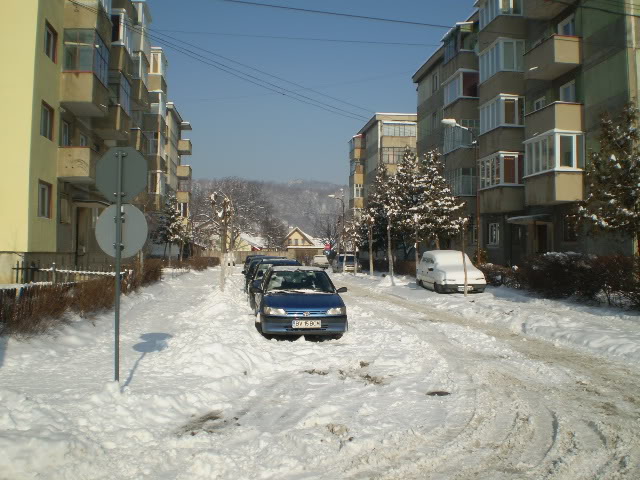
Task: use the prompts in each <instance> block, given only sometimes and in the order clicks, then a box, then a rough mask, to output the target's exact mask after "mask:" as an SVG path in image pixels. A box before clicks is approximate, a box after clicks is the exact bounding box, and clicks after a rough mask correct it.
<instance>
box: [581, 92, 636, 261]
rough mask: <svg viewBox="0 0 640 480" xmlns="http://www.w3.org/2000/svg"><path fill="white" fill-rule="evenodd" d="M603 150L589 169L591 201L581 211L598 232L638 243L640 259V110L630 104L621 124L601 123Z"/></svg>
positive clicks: (605, 118) (594, 156)
mask: <svg viewBox="0 0 640 480" xmlns="http://www.w3.org/2000/svg"><path fill="white" fill-rule="evenodd" d="M601 129H602V130H601V133H600V150H598V151H597V152H592V153H591V155H590V160H591V161H590V162H589V165H588V166H587V169H586V180H587V182H586V184H587V186H588V194H587V198H586V200H585V201H584V202H582V204H581V205H580V206H579V208H578V211H579V213H580V215H581V216H582V218H585V219H586V220H587V221H589V223H590V224H591V225H592V227H594V228H595V229H596V230H609V231H620V232H624V233H626V234H628V235H631V236H633V237H634V238H635V240H636V248H637V251H636V255H637V256H640V201H639V199H640V149H639V148H638V141H639V140H640V133H639V132H638V109H637V108H636V107H635V105H633V104H628V105H626V106H625V107H624V109H623V111H622V115H621V118H620V120H619V122H617V123H615V122H614V121H613V120H611V118H609V116H608V115H606V114H605V115H603V117H602V120H601Z"/></svg>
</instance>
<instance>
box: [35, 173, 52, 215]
mask: <svg viewBox="0 0 640 480" xmlns="http://www.w3.org/2000/svg"><path fill="white" fill-rule="evenodd" d="M38 216H39V217H42V218H51V184H50V183H47V182H43V181H42V180H39V181H38Z"/></svg>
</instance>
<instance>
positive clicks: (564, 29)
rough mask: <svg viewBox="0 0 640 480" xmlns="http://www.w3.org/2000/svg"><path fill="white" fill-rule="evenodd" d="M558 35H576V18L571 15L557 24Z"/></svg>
mask: <svg viewBox="0 0 640 480" xmlns="http://www.w3.org/2000/svg"><path fill="white" fill-rule="evenodd" d="M558 34H560V35H571V36H573V35H575V34H576V17H575V15H573V14H571V15H569V16H568V17H567V18H565V19H564V20H562V21H561V22H560V23H558Z"/></svg>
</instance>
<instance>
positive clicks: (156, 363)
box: [0, 268, 640, 480]
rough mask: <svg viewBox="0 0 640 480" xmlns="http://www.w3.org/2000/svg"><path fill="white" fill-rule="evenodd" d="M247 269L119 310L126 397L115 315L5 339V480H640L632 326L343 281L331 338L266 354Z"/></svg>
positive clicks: (181, 279)
mask: <svg viewBox="0 0 640 480" xmlns="http://www.w3.org/2000/svg"><path fill="white" fill-rule="evenodd" d="M239 270H240V269H239V268H237V269H236V273H235V274H234V275H233V276H232V277H230V278H229V279H228V281H227V284H226V289H225V292H224V293H223V292H220V290H219V289H218V288H217V284H218V281H219V274H218V272H217V271H216V270H208V271H205V272H190V273H186V274H182V275H179V276H175V277H167V278H166V279H165V281H163V282H162V283H160V284H157V285H154V286H152V287H149V288H147V289H144V290H142V291H141V293H139V294H136V295H132V296H130V297H128V298H126V299H124V301H123V310H122V313H123V320H122V338H121V355H122V357H121V384H120V385H117V384H115V383H113V382H111V381H110V380H111V379H112V376H113V373H112V348H113V333H112V321H111V318H112V315H111V314H107V315H103V316H101V317H99V318H97V319H96V320H95V322H94V323H92V322H87V321H79V320H77V319H76V321H74V322H73V323H72V324H71V325H69V326H67V327H65V328H64V329H62V330H61V331H60V332H58V333H57V334H56V335H55V336H47V337H41V338H37V339H33V340H30V341H28V342H18V341H15V340H9V341H6V339H0V452H1V454H0V479H11V480H14V479H32V478H34V479H35V478H38V479H41V478H47V479H48V478H51V479H83V480H84V479H102V478H105V479H107V478H108V479H249V478H251V479H256V478H260V479H332V480H333V479H342V478H353V479H365V478H366V479H369V478H380V479H382V478H385V479H387V478H388V479H412V478H416V479H418V478H420V479H423V478H433V479H450V478H456V479H476V478H490V479H512V478H518V479H519V478H532V479H546V478H548V479H567V480H569V479H571V480H573V479H578V478H602V479H609V478H629V479H635V478H640V433H639V432H640V424H639V419H640V400H639V398H638V394H639V393H640V376H639V375H638V368H637V367H638V363H639V362H638V360H639V359H640V327H639V325H638V320H637V318H636V317H635V316H632V315H627V314H623V313H620V312H618V311H614V310H606V309H594V308H586V307H580V306H577V305H575V304H571V303H569V302H556V301H545V300H537V299H534V298H532V297H528V296H527V295H523V294H521V293H519V292H513V291H510V290H508V289H488V290H487V292H486V293H485V294H482V295H473V296H469V297H467V298H465V297H464V296H462V295H437V294H434V293H433V292H429V291H426V290H422V289H418V288H417V287H416V286H415V284H412V283H411V282H409V280H408V279H399V280H398V282H397V285H396V286H391V285H390V284H389V279H388V278H373V279H370V278H368V277H366V276H364V275H358V276H357V277H355V278H354V277H353V276H351V275H349V274H341V275H333V278H334V281H335V283H336V284H337V285H338V286H348V287H349V292H348V293H346V294H344V295H343V298H344V299H345V302H346V304H347V308H348V310H349V319H350V327H351V330H350V331H349V332H348V333H347V334H346V335H345V336H344V337H343V338H342V339H341V340H331V341H325V342H309V341H305V340H304V339H303V338H301V339H299V340H297V341H293V342H290V341H276V340H270V341H269V340H266V339H265V338H263V337H262V336H261V335H260V334H259V333H258V332H257V331H256V329H255V327H254V317H253V315H252V314H251V312H250V309H249V307H248V305H247V303H246V299H245V296H244V294H243V293H242V276H241V275H240V274H239ZM545 338H546V339H551V340H552V341H551V342H550V341H547V340H543V339H545Z"/></svg>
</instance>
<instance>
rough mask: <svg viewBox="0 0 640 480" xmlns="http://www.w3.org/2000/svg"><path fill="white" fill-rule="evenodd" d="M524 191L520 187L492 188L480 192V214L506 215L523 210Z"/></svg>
mask: <svg viewBox="0 0 640 480" xmlns="http://www.w3.org/2000/svg"><path fill="white" fill-rule="evenodd" d="M523 190H524V189H523V188H522V187H521V186H517V187H514V186H504V187H500V186H497V187H493V188H488V189H485V190H480V212H481V213H506V212H513V211H516V210H522V209H523V208H524V191H523Z"/></svg>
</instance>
